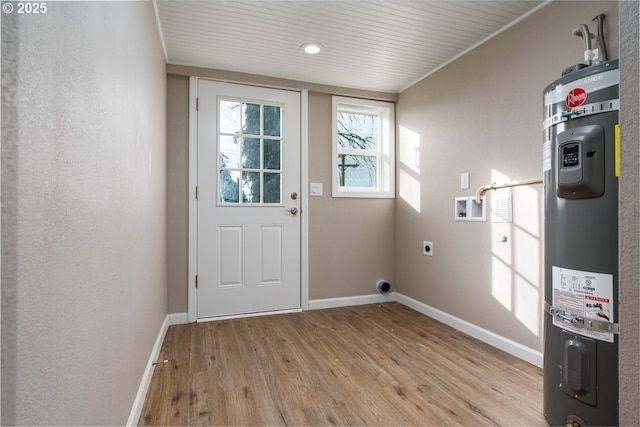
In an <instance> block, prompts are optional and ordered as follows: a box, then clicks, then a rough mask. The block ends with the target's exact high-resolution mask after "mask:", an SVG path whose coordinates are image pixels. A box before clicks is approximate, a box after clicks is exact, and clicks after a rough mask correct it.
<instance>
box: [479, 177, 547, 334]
mask: <svg viewBox="0 0 640 427" xmlns="http://www.w3.org/2000/svg"><path fill="white" fill-rule="evenodd" d="M526 178H529V177H522V179H526ZM512 179H513V178H512V177H510V176H508V175H505V174H503V173H501V172H499V171H496V170H492V171H491V182H492V183H496V184H502V183H505V182H509V181H512ZM497 193H502V194H501V195H504V194H511V195H512V201H513V222H511V223H495V222H493V221H492V219H493V215H490V218H491V219H490V220H491V221H492V223H491V242H492V243H491V253H492V258H491V260H492V264H491V295H492V297H493V298H494V299H495V300H496V301H497V302H499V303H500V304H501V305H502V306H503V307H505V308H506V309H507V310H509V311H511V312H512V313H513V315H514V316H515V318H516V319H517V320H518V321H519V322H520V323H521V324H522V325H523V326H525V327H526V328H527V329H528V330H529V331H531V333H532V334H533V335H535V336H536V337H540V336H541V334H542V330H541V329H542V328H541V316H542V293H541V292H542V291H541V289H542V288H541V280H542V272H541V269H542V264H541V263H542V242H541V236H540V230H541V228H542V221H541V215H542V212H541V210H540V195H539V193H538V191H537V190H536V189H535V188H534V187H530V186H526V187H515V188H506V189H501V190H497V191H491V192H490V193H488V194H489V198H488V202H489V203H492V199H493V197H496V195H497ZM490 206H492V205H490Z"/></svg>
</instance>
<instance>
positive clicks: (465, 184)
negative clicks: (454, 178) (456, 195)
mask: <svg viewBox="0 0 640 427" xmlns="http://www.w3.org/2000/svg"><path fill="white" fill-rule="evenodd" d="M468 188H469V172H465V173H462V174H460V189H462V190H466V189H468Z"/></svg>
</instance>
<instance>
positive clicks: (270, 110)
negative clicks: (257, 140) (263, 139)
mask: <svg viewBox="0 0 640 427" xmlns="http://www.w3.org/2000/svg"><path fill="white" fill-rule="evenodd" d="M280 127H281V121H280V107H276V106H273V105H265V106H264V134H265V135H267V136H280Z"/></svg>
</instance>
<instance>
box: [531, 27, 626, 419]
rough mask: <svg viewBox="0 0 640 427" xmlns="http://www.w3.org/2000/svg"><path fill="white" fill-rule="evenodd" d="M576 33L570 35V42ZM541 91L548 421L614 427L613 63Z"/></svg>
mask: <svg viewBox="0 0 640 427" xmlns="http://www.w3.org/2000/svg"><path fill="white" fill-rule="evenodd" d="M574 34H575V33H574ZM564 74H565V75H564V76H562V77H561V78H560V79H558V80H556V81H554V82H553V83H551V84H550V85H549V86H547V88H546V89H545V90H544V124H543V127H544V131H543V133H544V139H543V141H544V145H543V171H544V187H545V189H544V192H545V232H544V238H545V244H544V247H545V267H544V268H545V311H546V315H545V339H544V399H543V400H544V414H545V417H546V419H547V421H548V422H549V423H550V424H552V425H571V426H577V425H581V426H582V425H607V426H610V425H616V424H618V336H617V333H618V325H617V323H616V322H617V319H618V179H617V176H618V150H617V147H618V145H617V144H618V137H617V126H618V109H619V105H620V104H619V97H618V86H619V81H620V74H619V69H618V61H617V60H611V61H603V62H600V63H599V64H596V65H588V66H587V65H583V64H580V66H574V67H571V68H569V69H567V70H565V73H564Z"/></svg>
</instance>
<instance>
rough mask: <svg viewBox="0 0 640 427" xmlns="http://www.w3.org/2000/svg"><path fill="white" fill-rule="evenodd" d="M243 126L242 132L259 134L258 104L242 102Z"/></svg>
mask: <svg viewBox="0 0 640 427" xmlns="http://www.w3.org/2000/svg"><path fill="white" fill-rule="evenodd" d="M242 112H243V116H244V126H243V128H242V132H243V133H245V134H248V135H260V105H259V104H242Z"/></svg>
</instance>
